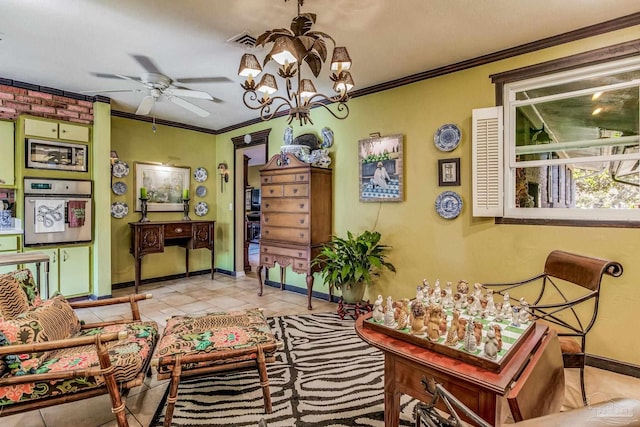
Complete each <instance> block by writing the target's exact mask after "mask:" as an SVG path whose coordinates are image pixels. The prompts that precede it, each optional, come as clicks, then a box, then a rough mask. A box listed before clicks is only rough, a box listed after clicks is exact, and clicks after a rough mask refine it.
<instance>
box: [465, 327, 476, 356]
mask: <svg viewBox="0 0 640 427" xmlns="http://www.w3.org/2000/svg"><path fill="white" fill-rule="evenodd" d="M463 347H464V349H465V350H466V351H468V352H469V353H473V352H475V351H476V348H477V344H476V337H475V335H474V334H473V322H472V321H471V320H469V321H468V322H467V329H466V331H465V334H464V341H463Z"/></svg>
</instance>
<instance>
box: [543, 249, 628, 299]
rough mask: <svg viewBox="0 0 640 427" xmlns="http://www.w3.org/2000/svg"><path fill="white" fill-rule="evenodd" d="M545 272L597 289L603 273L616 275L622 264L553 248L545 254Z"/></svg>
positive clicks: (620, 272) (619, 271)
mask: <svg viewBox="0 0 640 427" xmlns="http://www.w3.org/2000/svg"><path fill="white" fill-rule="evenodd" d="M544 272H545V274H547V275H549V276H552V277H557V278H559V279H562V280H566V281H568V282H571V283H575V284H576V285H579V286H582V287H583V288H586V289H589V290H592V291H597V290H599V288H600V282H601V281H602V276H603V275H604V274H609V275H611V276H613V277H618V276H620V275H621V274H622V266H621V265H620V264H619V263H617V262H614V261H608V260H605V259H599V258H591V257H586V256H583V255H577V254H572V253H569V252H564V251H558V250H555V251H553V252H551V253H550V254H549V255H548V256H547V260H546V262H545V265H544Z"/></svg>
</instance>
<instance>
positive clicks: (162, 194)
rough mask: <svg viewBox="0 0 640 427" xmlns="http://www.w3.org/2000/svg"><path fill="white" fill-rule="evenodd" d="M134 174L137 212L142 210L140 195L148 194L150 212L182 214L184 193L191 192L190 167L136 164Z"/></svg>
mask: <svg viewBox="0 0 640 427" xmlns="http://www.w3.org/2000/svg"><path fill="white" fill-rule="evenodd" d="M133 173H134V181H135V184H136V192H135V198H136V211H139V210H140V199H139V197H140V195H141V194H142V193H146V195H147V198H148V199H149V201H148V202H147V209H148V210H149V211H150V212H151V211H156V212H173V211H176V212H182V210H183V205H182V196H183V194H184V193H183V192H184V190H187V191H188V190H189V179H190V178H191V168H190V167H183V166H166V165H163V164H160V163H142V162H135V163H134V172H133ZM141 192H142V193H141Z"/></svg>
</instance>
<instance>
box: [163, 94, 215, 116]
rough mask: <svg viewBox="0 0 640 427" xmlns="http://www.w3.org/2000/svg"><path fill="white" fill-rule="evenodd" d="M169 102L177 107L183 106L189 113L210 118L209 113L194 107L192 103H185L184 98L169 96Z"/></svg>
mask: <svg viewBox="0 0 640 427" xmlns="http://www.w3.org/2000/svg"><path fill="white" fill-rule="evenodd" d="M168 98H169V101H171V102H173V103H174V104H176V105H179V106H181V107H182V108H184V109H187V110H189V111H191V112H192V113H194V114H197V115H198V116H200V117H208V116H209V112H208V111H207V110H203V109H202V108H200V107H198V106H197V105H193V104H192V103H190V102H187V101H185V100H184V99H182V98H178V97H177V96H168Z"/></svg>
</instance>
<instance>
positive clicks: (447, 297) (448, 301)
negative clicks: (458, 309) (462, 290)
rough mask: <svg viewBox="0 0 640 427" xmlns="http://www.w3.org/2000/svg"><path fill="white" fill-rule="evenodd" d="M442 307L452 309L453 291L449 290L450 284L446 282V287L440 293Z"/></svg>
mask: <svg viewBox="0 0 640 427" xmlns="http://www.w3.org/2000/svg"><path fill="white" fill-rule="evenodd" d="M442 306H443V307H444V308H447V309H448V308H452V307H453V291H452V290H451V282H447V286H446V287H445V288H444V289H443V291H442Z"/></svg>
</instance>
